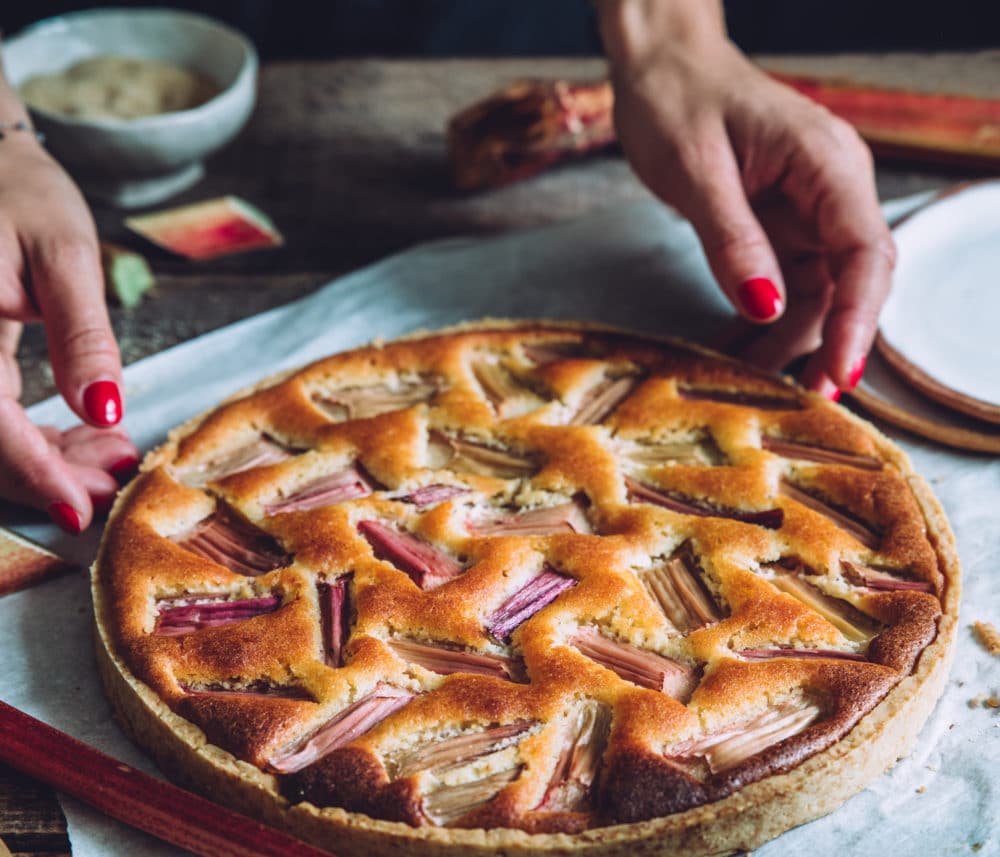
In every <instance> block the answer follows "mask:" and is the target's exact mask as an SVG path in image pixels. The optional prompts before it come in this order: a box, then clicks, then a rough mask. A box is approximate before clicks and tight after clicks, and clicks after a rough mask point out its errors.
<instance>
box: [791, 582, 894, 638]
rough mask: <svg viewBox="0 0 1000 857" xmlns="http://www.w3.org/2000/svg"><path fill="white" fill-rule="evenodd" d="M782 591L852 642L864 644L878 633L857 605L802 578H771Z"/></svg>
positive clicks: (872, 620)
mask: <svg viewBox="0 0 1000 857" xmlns="http://www.w3.org/2000/svg"><path fill="white" fill-rule="evenodd" d="M771 583H773V584H774V586H775V587H777V588H778V589H779V590H780V591H781V592H784V593H786V594H787V595H791V596H792V597H793V598H795V599H797V600H798V601H801V602H802V603H803V604H804V605H805V606H806V607H808V608H809V609H811V610H814V611H815V612H816V613H819V615H820V616H822V617H823V618H824V619H826V621H827V622H829V623H830V624H831V625H833V626H834V627H835V628H836V629H837V630H838V631H840V633H842V634H843V635H844V636H845V637H846V638H847V639H848V640H850V641H851V642H852V643H864V642H866V641H868V640H870V639H871V638H872V637H874V636H875V634H877V633H878V631H879V629H880V626H879V624H878V623H877V622H876V621H875V620H874V619H872V618H871V617H869V616H866V615H865V614H864V613H862V612H861V611H860V610H858V609H857V608H856V607H854V605H852V604H848V603H847V602H846V601H842V600H841V599H839V598H834V597H832V596H830V595H827V594H826V593H825V592H821V591H820V590H819V589H817V588H816V587H815V586H813V585H812V584H811V583H807V582H806V581H804V580H803V579H802V578H801V577H800V576H799V575H797V574H794V573H789V572H786V571H778V572H777V573H776V574H775V576H774V577H773V578H772V580H771Z"/></svg>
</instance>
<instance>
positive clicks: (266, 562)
mask: <svg viewBox="0 0 1000 857" xmlns="http://www.w3.org/2000/svg"><path fill="white" fill-rule="evenodd" d="M176 541H177V544H178V545H180V546H181V547H182V548H184V549H185V550H189V551H191V552H192V553H196V554H198V555H199V556H203V557H205V558H206V559H210V560H212V561H213V562H217V563H219V565H223V566H225V567H226V568H228V569H229V570H230V571H232V572H235V573H236V574H243V575H246V576H248V577H256V576H258V575H261V574H266V573H267V572H269V571H273V570H274V569H276V568H283V567H285V566H287V565H289V564H290V563H291V557H290V556H289V555H288V554H287V553H285V551H284V550H282V548H281V545H279V544H278V542H277V541H275V539H274V538H273V537H272V536H270V535H269V534H268V533H265V532H264V531H263V530H262V529H260V528H259V527H256V526H254V525H253V524H251V523H250V522H249V521H248V520H246V518H244V517H243V516H242V515H240V514H238V513H237V512H235V511H234V510H233V509H231V508H230V507H229V506H227V505H225V504H223V503H221V502H220V503H219V504H218V506H217V507H216V510H215V512H214V513H213V514H211V515H209V516H208V517H207V518H205V519H204V520H203V521H201V522H200V523H198V524H197V525H196V526H195V528H194V529H193V530H192V531H191V532H190V533H188V534H186V535H184V536H181V537H180V538H178V539H177V540H176Z"/></svg>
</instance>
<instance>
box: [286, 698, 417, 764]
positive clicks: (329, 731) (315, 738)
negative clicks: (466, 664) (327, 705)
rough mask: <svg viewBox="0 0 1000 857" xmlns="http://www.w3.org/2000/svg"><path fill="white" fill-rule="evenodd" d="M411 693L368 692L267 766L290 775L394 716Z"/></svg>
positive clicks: (297, 740)
mask: <svg viewBox="0 0 1000 857" xmlns="http://www.w3.org/2000/svg"><path fill="white" fill-rule="evenodd" d="M411 699H413V694H412V693H409V692H408V691H405V690H401V689H400V688H397V687H393V686H392V685H389V684H385V683H381V684H378V685H376V686H375V689H374V690H372V691H371V693H369V694H367V695H365V696H363V697H361V699H359V700H358V701H357V702H354V703H352V704H351V705H349V706H347V708H345V709H344V710H343V711H340V712H339V713H338V714H336V715H334V717H332V718H331V719H330V720H328V721H327V722H326V723H324V724H323V725H322V726H320V727H319V728H318V729H317V730H315V731H314V732H312V733H310V734H308V735H306V736H305V737H303V738H298V739H296V740H295V741H293V742H292V743H290V744H288V745H286V746H285V747H282V748H281V749H280V750H278V752H276V753H275V754H274V755H273V756H272V757H271V759H270V762H269V764H270V767H271V768H272V770H275V771H277V772H279V773H282V774H293V773H295V772H296V771H301V770H302V769H303V768H305V767H308V766H309V765H311V764H313V762H315V761H317V760H318V759H322V758H323V757H324V756H326V755H327V754H328V753H332V752H333V751H334V750H336V749H337V748H338V747H343V746H345V745H346V744H350V743H351V741H353V740H354V739H355V738H359V737H360V736H362V735H364V734H365V733H366V732H370V731H371V730H372V729H374V728H375V727H376V726H377V725H378V724H379V723H381V722H382V721H383V720H385V719H386V718H387V717H389V716H390V715H391V714H394V713H395V712H396V711H398V710H399V709H400V708H402V707H403V706H404V705H406V704H407V703H408V702H409V701H410V700H411Z"/></svg>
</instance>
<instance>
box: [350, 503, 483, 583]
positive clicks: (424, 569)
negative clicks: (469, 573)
mask: <svg viewBox="0 0 1000 857" xmlns="http://www.w3.org/2000/svg"><path fill="white" fill-rule="evenodd" d="M358 532H359V533H361V535H362V536H364V537H365V539H366V540H367V541H368V543H369V544H370V545H371V546H372V550H373V551H374V553H375V556H377V557H378V558H379V559H382V560H385V561H386V562H389V563H392V565H394V566H396V568H398V569H399V570H400V571H402V572H404V573H405V574H407V575H408V576H409V577H410V578H411V579H412V580H413V582H414V583H416V584H417V586H419V587H420V588H421V589H436V588H437V587H438V586H440V585H441V584H442V583H446V582H447V581H449V580H451V579H452V578H454V577H458V576H459V575H460V574H461V573H462V572H463V571H465V569H464V568H463V567H462V566H461V564H459V563H458V562H457V561H455V560H454V559H452V558H451V557H450V556H448V554H446V553H445V552H444V551H442V550H440V549H439V548H436V547H434V545H432V544H429V543H428V542H425V541H423V540H422V539H418V538H417V537H416V536H413V535H410V534H409V533H404V532H402V531H400V530H397V529H396V528H395V527H390V526H389V525H387V524H383V523H382V522H381V521H373V520H366V521H359V522H358Z"/></svg>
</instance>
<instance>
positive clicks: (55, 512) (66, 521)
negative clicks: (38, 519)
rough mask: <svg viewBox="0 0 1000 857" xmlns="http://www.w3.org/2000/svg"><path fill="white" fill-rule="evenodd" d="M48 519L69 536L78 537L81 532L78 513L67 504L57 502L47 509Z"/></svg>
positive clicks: (81, 527)
mask: <svg viewBox="0 0 1000 857" xmlns="http://www.w3.org/2000/svg"><path fill="white" fill-rule="evenodd" d="M48 513H49V517H50V518H51V519H52V520H53V521H54V522H55V523H56V524H58V525H59V526H60V527H61V528H62V529H64V530H65V531H66V532H67V533H69V534H70V535H71V536H78V535H80V532H81V531H82V530H83V526H82V525H81V523H80V513H79V512H77V511H76V509H74V508H73V507H72V506H70V504H69V503H63V502H62V501H59V502H57V503H53V504H52V505H51V506H49V508H48Z"/></svg>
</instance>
